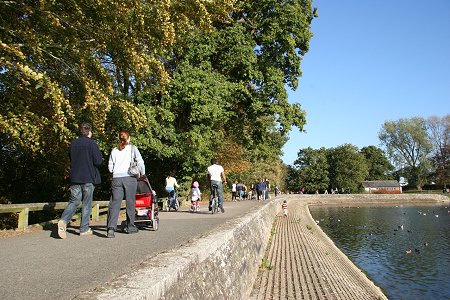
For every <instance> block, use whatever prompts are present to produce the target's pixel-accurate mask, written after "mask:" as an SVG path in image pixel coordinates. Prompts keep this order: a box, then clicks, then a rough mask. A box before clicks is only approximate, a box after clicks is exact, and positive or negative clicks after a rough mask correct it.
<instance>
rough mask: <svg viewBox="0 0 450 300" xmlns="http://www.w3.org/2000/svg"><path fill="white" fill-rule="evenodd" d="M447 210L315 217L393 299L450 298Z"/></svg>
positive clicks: (323, 212)
mask: <svg viewBox="0 0 450 300" xmlns="http://www.w3.org/2000/svg"><path fill="white" fill-rule="evenodd" d="M449 209H450V208H449V207H446V206H392V207H335V206H334V207H325V206H318V207H316V206H313V207H311V208H310V211H311V214H312V216H313V217H314V219H315V220H316V222H317V221H318V224H319V226H321V228H322V229H323V230H324V231H325V232H326V233H327V235H328V236H329V237H330V238H331V239H333V241H334V242H335V244H336V245H337V246H338V247H339V248H340V249H341V250H342V251H343V252H344V253H345V254H346V255H347V256H348V257H349V258H350V259H352V260H353V262H355V263H356V264H357V265H358V266H359V267H360V268H361V269H363V270H364V271H365V272H366V273H367V274H368V275H369V277H370V278H371V279H372V280H373V281H374V282H375V283H376V284H377V285H378V286H379V287H380V288H382V289H383V290H384V292H385V293H386V295H387V296H388V298H389V299H394V300H395V299H429V300H431V299H433V300H434V299H450V253H449V249H450V211H449Z"/></svg>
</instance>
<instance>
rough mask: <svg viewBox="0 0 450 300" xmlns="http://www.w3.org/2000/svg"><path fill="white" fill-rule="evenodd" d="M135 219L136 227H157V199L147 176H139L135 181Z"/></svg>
mask: <svg viewBox="0 0 450 300" xmlns="http://www.w3.org/2000/svg"><path fill="white" fill-rule="evenodd" d="M134 204H135V206H136V209H135V212H136V215H135V221H134V223H135V224H136V227H149V228H152V229H153V230H154V231H156V230H158V227H159V216H158V199H157V198H156V195H155V194H154V193H153V190H152V187H151V186H150V182H149V181H148V179H147V177H146V176H145V175H144V176H141V177H140V178H139V179H138V181H137V190H136V198H135V200H134ZM121 228H122V231H124V230H125V228H126V221H125V220H124V221H122V223H121Z"/></svg>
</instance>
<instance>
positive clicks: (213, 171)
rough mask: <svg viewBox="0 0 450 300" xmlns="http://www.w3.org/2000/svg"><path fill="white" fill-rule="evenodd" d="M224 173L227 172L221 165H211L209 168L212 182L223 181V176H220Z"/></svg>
mask: <svg viewBox="0 0 450 300" xmlns="http://www.w3.org/2000/svg"><path fill="white" fill-rule="evenodd" d="M223 172H225V170H224V169H223V167H222V166H221V165H211V166H209V167H208V174H209V176H210V177H211V180H214V181H222V176H220V174H222V173H223Z"/></svg>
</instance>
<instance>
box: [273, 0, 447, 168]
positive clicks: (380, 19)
mask: <svg viewBox="0 0 450 300" xmlns="http://www.w3.org/2000/svg"><path fill="white" fill-rule="evenodd" d="M313 6H314V7H317V8H318V11H319V17H318V18H316V19H314V20H313V23H312V29H311V30H312V32H313V33H314V37H313V38H312V40H311V42H310V49H309V52H308V53H307V54H306V55H305V57H304V59H303V62H302V65H301V69H302V72H303V75H302V77H301V78H300V80H299V87H298V88H297V90H296V91H289V101H290V102H291V103H300V104H301V106H302V109H303V110H305V111H306V120H307V124H306V125H305V127H304V129H305V130H306V133H305V132H302V133H300V132H299V131H298V130H297V128H294V129H293V130H292V131H291V132H290V139H289V141H288V142H287V143H286V145H285V146H284V148H283V152H284V156H283V157H282V159H283V161H284V163H286V164H292V163H293V162H294V160H295V159H296V158H297V152H298V150H299V149H303V148H307V147H311V148H313V149H318V148H320V147H325V148H332V147H337V146H340V145H343V144H346V143H349V144H352V145H355V146H357V147H358V148H362V147H365V146H369V145H374V146H378V147H380V141H379V139H378V132H379V131H380V130H381V128H382V125H383V123H384V122H385V121H388V120H389V121H394V120H398V119H400V118H411V117H415V116H418V117H424V118H428V117H430V116H433V115H436V116H444V115H447V114H449V113H450V0H430V1H419V0H339V1H335V0H315V1H314V2H313Z"/></svg>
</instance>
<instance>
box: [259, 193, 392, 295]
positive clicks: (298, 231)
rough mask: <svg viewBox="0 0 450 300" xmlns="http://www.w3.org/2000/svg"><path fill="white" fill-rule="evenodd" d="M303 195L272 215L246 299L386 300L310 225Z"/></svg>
mask: <svg viewBox="0 0 450 300" xmlns="http://www.w3.org/2000/svg"><path fill="white" fill-rule="evenodd" d="M291 199H292V198H291ZM307 199H309V200H310V198H306V199H305V198H302V197H297V198H295V199H292V200H291V201H289V206H290V207H289V213H288V217H284V216H283V215H281V213H280V215H278V216H277V218H276V220H275V222H274V227H273V230H272V235H271V237H270V240H269V245H268V247H267V248H266V253H265V258H264V259H263V263H262V264H261V267H260V270H259V271H258V275H257V278H256V281H255V284H254V288H253V292H252V295H251V296H252V299H258V300H259V299H283V300H284V299H311V300H315V299H355V300H362V299H386V297H385V296H384V295H383V293H382V292H381V290H380V289H379V288H378V287H376V286H375V285H374V284H373V283H372V282H371V281H370V280H369V279H367V277H366V276H365V274H364V273H363V272H362V271H360V270H359V269H358V268H357V267H356V266H355V265H354V264H353V263H352V262H351V261H350V260H349V259H348V258H347V257H346V256H345V255H344V254H343V253H342V252H341V251H340V250H339V249H337V247H336V246H335V245H334V243H333V242H332V241H331V240H330V239H329V238H328V237H327V236H326V235H325V234H324V233H323V232H322V231H321V229H320V228H319V227H318V226H317V225H316V224H315V222H314V220H313V219H312V217H311V216H310V214H309V211H308V209H307V201H308V200H307Z"/></svg>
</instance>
